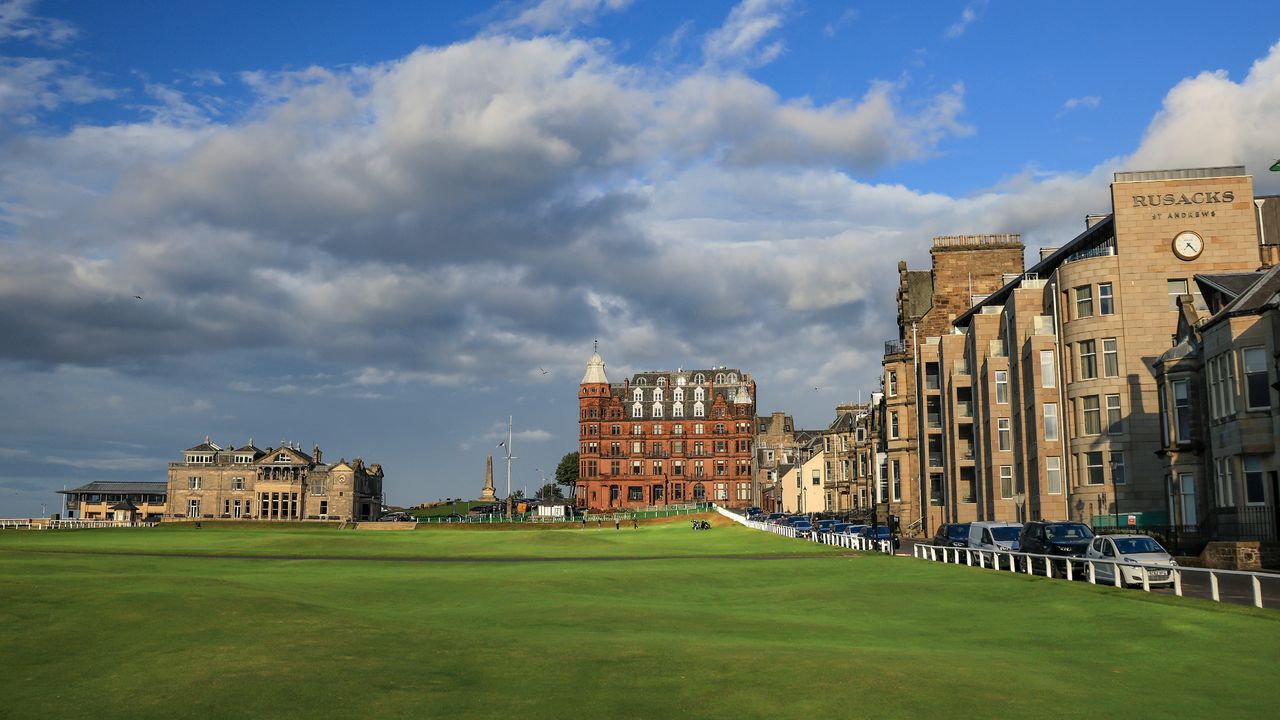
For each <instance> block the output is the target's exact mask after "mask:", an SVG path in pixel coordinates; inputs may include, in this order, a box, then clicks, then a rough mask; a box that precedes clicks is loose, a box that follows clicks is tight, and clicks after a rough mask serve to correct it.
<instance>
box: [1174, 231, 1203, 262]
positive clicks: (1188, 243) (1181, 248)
mask: <svg viewBox="0 0 1280 720" xmlns="http://www.w3.org/2000/svg"><path fill="white" fill-rule="evenodd" d="M1202 252H1204V238H1201V237H1200V236H1199V235H1197V234H1195V233H1193V232H1191V231H1190V230H1187V231H1185V232H1180V233H1178V235H1177V237H1175V238H1174V239H1173V254H1174V255H1177V256H1178V257H1179V258H1182V259H1183V260H1195V259H1196V258H1198V257H1200V253H1202Z"/></svg>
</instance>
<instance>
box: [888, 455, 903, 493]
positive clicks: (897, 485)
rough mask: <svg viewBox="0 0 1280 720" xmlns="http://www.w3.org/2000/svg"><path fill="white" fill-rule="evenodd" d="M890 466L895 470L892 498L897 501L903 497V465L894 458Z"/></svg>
mask: <svg viewBox="0 0 1280 720" xmlns="http://www.w3.org/2000/svg"><path fill="white" fill-rule="evenodd" d="M889 467H890V468H891V469H892V470H893V486H892V488H893V495H892V496H891V499H892V500H893V501H894V502H897V501H899V500H901V499H902V465H901V463H900V461H898V460H893V461H891V462H890V463H889Z"/></svg>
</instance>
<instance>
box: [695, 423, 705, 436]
mask: <svg viewBox="0 0 1280 720" xmlns="http://www.w3.org/2000/svg"><path fill="white" fill-rule="evenodd" d="M702 432H703V426H702V423H694V425H693V434H694V435H701V434H702Z"/></svg>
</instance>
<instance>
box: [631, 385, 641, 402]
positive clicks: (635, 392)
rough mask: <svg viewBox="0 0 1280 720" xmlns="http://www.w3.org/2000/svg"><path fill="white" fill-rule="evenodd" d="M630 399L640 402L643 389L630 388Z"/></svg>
mask: <svg viewBox="0 0 1280 720" xmlns="http://www.w3.org/2000/svg"><path fill="white" fill-rule="evenodd" d="M631 400H632V401H634V402H640V401H642V400H644V390H641V389H640V388H636V389H635V390H632V391H631Z"/></svg>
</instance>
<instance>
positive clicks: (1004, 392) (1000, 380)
mask: <svg viewBox="0 0 1280 720" xmlns="http://www.w3.org/2000/svg"><path fill="white" fill-rule="evenodd" d="M996 402H997V403H1000V404H1005V403H1008V402H1009V371H1008V370H997V371H996Z"/></svg>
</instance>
